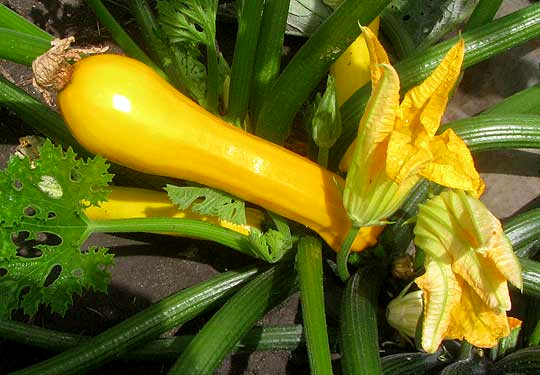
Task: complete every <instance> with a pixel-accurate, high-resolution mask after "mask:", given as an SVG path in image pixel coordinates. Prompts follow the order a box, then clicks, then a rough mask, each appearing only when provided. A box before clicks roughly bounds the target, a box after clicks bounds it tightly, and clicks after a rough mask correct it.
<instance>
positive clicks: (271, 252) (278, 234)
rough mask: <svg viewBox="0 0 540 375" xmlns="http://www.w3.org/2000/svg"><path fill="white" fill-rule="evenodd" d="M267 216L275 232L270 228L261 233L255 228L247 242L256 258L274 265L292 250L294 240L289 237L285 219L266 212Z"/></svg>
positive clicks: (252, 229) (289, 232)
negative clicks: (274, 227) (272, 223)
mask: <svg viewBox="0 0 540 375" xmlns="http://www.w3.org/2000/svg"><path fill="white" fill-rule="evenodd" d="M268 214H269V215H270V217H271V218H272V221H273V222H274V225H275V226H276V229H277V230H276V229H272V228H270V229H268V230H267V231H266V232H262V231H260V230H258V229H257V228H251V232H250V234H249V242H250V244H251V245H252V247H253V251H254V252H255V253H256V255H257V256H258V257H260V258H262V259H264V260H266V261H267V262H270V263H275V262H277V261H279V260H280V259H281V258H283V255H285V253H286V252H287V251H289V250H290V249H292V247H293V245H294V242H295V238H294V237H293V236H292V235H291V230H290V228H289V225H288V223H287V220H286V219H284V218H282V217H281V216H279V215H276V214H274V213H272V212H268Z"/></svg>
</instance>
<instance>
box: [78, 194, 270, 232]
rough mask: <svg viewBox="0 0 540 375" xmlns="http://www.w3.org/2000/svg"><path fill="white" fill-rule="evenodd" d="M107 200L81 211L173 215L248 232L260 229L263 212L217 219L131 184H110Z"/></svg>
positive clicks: (109, 215) (102, 216)
mask: <svg viewBox="0 0 540 375" xmlns="http://www.w3.org/2000/svg"><path fill="white" fill-rule="evenodd" d="M110 189H111V193H110V194H109V197H108V199H107V201H105V202H101V203H100V205H99V206H90V207H87V208H86V209H85V210H84V213H85V215H86V216H87V217H88V218H89V219H92V220H111V219H133V218H144V217H174V218H179V219H193V220H200V221H206V222H208V223H211V224H215V225H219V226H220V227H223V228H227V229H231V230H234V231H235V232H238V233H241V234H244V235H246V236H247V235H249V233H250V231H251V230H250V228H257V229H259V230H261V227H262V223H263V221H264V214H263V213H262V212H261V211H259V210H256V209H253V208H250V207H248V208H246V219H247V223H246V225H238V224H234V223H231V222H229V221H225V220H221V219H219V218H218V217H216V216H207V215H201V214H198V213H195V212H193V211H191V210H180V209H179V208H178V207H177V206H176V205H175V204H173V203H172V202H171V200H170V199H169V197H168V196H167V193H165V192H159V191H154V190H148V189H139V188H133V187H123V186H111V187H110Z"/></svg>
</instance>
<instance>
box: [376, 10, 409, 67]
mask: <svg viewBox="0 0 540 375" xmlns="http://www.w3.org/2000/svg"><path fill="white" fill-rule="evenodd" d="M381 31H383V32H384V35H385V36H386V37H388V39H389V40H390V42H391V44H392V47H393V48H394V50H395V53H396V55H397V57H398V59H399V60H402V59H404V58H407V57H409V56H411V55H413V54H414V53H415V51H416V46H415V45H414V41H413V40H412V38H411V36H410V34H409V33H408V32H404V31H403V30H402V29H401V22H400V20H399V19H397V18H396V16H395V15H394V14H393V13H392V12H388V11H386V10H384V11H383V12H382V13H381Z"/></svg>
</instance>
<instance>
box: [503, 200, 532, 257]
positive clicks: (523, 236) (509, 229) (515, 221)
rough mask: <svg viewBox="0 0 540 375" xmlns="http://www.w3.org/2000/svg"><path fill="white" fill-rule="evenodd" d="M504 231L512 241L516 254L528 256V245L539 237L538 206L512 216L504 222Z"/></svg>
mask: <svg viewBox="0 0 540 375" xmlns="http://www.w3.org/2000/svg"><path fill="white" fill-rule="evenodd" d="M504 233H505V234H506V236H507V237H508V239H509V240H510V242H511V243H512V247H513V248H514V251H515V253H516V255H517V256H518V257H520V258H528V257H529V256H530V255H531V254H529V251H530V245H532V244H533V243H536V242H537V241H538V240H539V238H540V208H536V209H533V210H530V211H527V212H524V213H522V214H520V215H517V216H514V217H512V218H511V219H510V220H508V221H507V222H506V223H505V224H504Z"/></svg>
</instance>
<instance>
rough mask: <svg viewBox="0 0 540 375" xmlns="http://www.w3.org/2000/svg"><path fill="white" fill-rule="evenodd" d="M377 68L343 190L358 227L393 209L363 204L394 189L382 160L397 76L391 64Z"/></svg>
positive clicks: (393, 111)
mask: <svg viewBox="0 0 540 375" xmlns="http://www.w3.org/2000/svg"><path fill="white" fill-rule="evenodd" d="M368 39H369V38H368ZM380 68H381V71H382V75H381V77H380V79H379V80H378V81H377V83H376V85H375V86H374V87H373V91H372V94H371V97H370V98H369V101H368V103H367V105H366V110H365V112H364V115H363V116H362V120H361V121H360V126H359V127H358V136H357V142H356V147H355V149H354V152H353V157H352V159H351V166H350V168H349V172H348V173H347V178H346V181H345V189H344V191H343V203H344V205H345V208H346V210H347V212H348V214H349V216H350V217H351V219H352V220H353V223H354V224H355V225H357V226H359V227H363V226H369V225H377V224H380V223H381V220H383V219H385V218H386V217H388V216H389V215H390V214H392V213H393V211H392V212H388V211H386V210H385V206H382V205H378V207H379V208H378V209H374V210H372V211H369V210H368V209H367V207H366V204H370V203H373V202H374V203H377V201H378V200H377V198H376V197H375V195H376V194H381V195H382V196H385V197H390V198H391V197H393V195H387V193H388V192H389V189H393V190H396V189H397V187H393V186H391V185H394V183H393V181H391V180H390V179H388V177H387V176H386V174H385V173H384V163H385V158H386V144H387V139H388V135H389V134H390V132H391V131H392V128H393V125H394V119H395V114H396V111H397V107H398V103H399V77H398V75H397V73H396V71H395V70H394V69H393V68H392V66H390V65H381V66H380ZM398 207H399V206H397V207H395V209H397V208H398Z"/></svg>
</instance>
